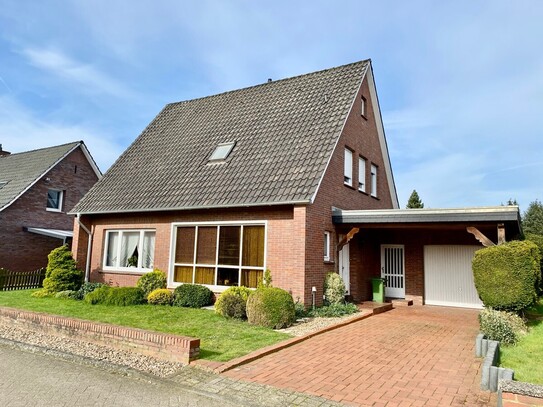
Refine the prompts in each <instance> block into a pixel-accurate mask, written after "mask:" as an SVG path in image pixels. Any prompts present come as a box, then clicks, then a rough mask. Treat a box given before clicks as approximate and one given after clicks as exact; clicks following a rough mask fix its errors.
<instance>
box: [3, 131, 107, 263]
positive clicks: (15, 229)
mask: <svg viewBox="0 0 543 407" xmlns="http://www.w3.org/2000/svg"><path fill="white" fill-rule="evenodd" d="M100 177H101V173H100V171H99V169H98V167H97V166H96V164H95V162H94V160H93V159H92V157H91V155H90V153H89V151H88V150H87V147H86V146H85V144H84V143H83V142H82V141H78V142H74V143H69V144H63V145H59V146H54V147H48V148H42V149H39V150H32V151H26V152H22V153H16V154H10V153H9V152H7V151H4V150H2V147H1V145H0V242H1V244H0V268H5V269H7V270H12V271H30V270H36V269H38V268H41V267H44V266H46V265H47V255H48V254H49V252H50V251H51V250H52V249H54V248H55V247H58V246H60V245H62V244H63V243H71V239H72V235H73V216H72V215H69V214H68V212H69V211H70V209H72V208H73V207H74V205H75V204H76V203H77V202H78V201H79V200H80V199H81V198H82V197H83V195H85V194H86V193H87V192H88V191H89V190H90V188H91V187H92V186H93V185H94V184H95V183H96V181H98V179H99V178H100Z"/></svg>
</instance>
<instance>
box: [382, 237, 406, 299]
mask: <svg viewBox="0 0 543 407" xmlns="http://www.w3.org/2000/svg"><path fill="white" fill-rule="evenodd" d="M404 270H405V261H404V249H403V245H392V244H383V245H381V277H382V278H384V279H385V280H386V281H385V297H390V298H405V272H404Z"/></svg>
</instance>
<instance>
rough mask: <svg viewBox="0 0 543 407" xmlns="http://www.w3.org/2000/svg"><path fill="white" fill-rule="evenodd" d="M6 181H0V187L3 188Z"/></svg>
mask: <svg viewBox="0 0 543 407" xmlns="http://www.w3.org/2000/svg"><path fill="white" fill-rule="evenodd" d="M6 184H7V182H3V181H0V189H2V188H4V186H6Z"/></svg>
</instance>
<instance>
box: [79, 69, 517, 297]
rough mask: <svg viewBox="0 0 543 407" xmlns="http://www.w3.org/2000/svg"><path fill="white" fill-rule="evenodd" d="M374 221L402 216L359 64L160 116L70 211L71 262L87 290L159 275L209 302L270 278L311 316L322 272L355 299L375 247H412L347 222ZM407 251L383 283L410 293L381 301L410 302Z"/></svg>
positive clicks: (369, 87) (369, 86)
mask: <svg viewBox="0 0 543 407" xmlns="http://www.w3.org/2000/svg"><path fill="white" fill-rule="evenodd" d="M336 208H340V209H336ZM374 210H379V211H378V213H386V210H388V211H392V212H393V213H396V212H398V213H403V212H405V211H401V210H399V209H398V199H397V196H396V189H395V185H394V179H393V175H392V169H391V165H390V160H389V154H388V149H387V143H386V140H385V135H384V129H383V123H382V120H381V113H380V110H379V105H378V99H377V93H376V89H375V83H374V79H373V72H372V68H371V62H370V61H369V60H367V61H361V62H357V63H353V64H349V65H344V66H340V67H337V68H332V69H328V70H324V71H319V72H315V73H311V74H307V75H302V76H297V77H293V78H289V79H284V80H278V81H269V82H268V83H264V84H262V85H258V86H253V87H249V88H246V89H240V90H236V91H231V92H226V93H222V94H219V95H215V96H209V97H204V98H200V99H195V100H190V101H186V102H180V103H173V104H169V105H167V106H166V107H165V108H164V109H163V110H162V111H161V112H160V113H159V114H158V116H157V117H156V118H155V119H154V120H153V121H152V122H151V123H150V124H149V125H148V126H147V128H146V129H145V130H144V131H143V133H142V134H141V135H140V136H139V137H138V138H137V139H136V140H135V141H134V143H133V144H132V145H131V146H130V147H129V148H128V149H127V150H126V151H125V152H124V153H123V154H122V155H121V157H120V158H119V159H118V160H117V162H116V163H115V164H114V165H113V166H112V167H111V169H110V170H109V171H108V172H107V173H106V174H105V175H104V177H103V178H102V179H101V180H100V181H99V182H98V183H97V184H96V185H95V186H94V187H93V188H92V189H91V191H89V193H88V194H87V195H86V196H85V197H84V198H83V199H82V200H81V201H80V202H79V203H78V205H77V206H76V207H75V208H74V209H73V211H72V212H73V213H74V214H76V215H77V218H76V223H75V227H74V244H73V252H74V255H75V257H76V259H77V261H78V264H79V266H80V267H85V269H86V272H87V275H88V276H89V277H90V279H91V280H92V281H102V282H108V283H111V284H119V285H134V284H135V283H136V281H137V279H138V278H139V277H140V276H141V275H142V274H143V273H145V272H147V271H150V270H152V269H153V268H159V269H162V270H164V271H165V272H167V274H168V284H169V286H170V287H175V286H177V285H179V284H184V283H197V284H205V285H207V286H209V287H210V288H211V289H212V290H213V291H215V292H221V291H223V290H224V289H226V288H227V287H228V286H231V285H245V286H248V287H256V286H257V284H258V281H260V280H261V279H262V276H263V273H264V270H265V269H270V271H271V274H272V278H273V284H274V285H275V286H278V287H281V288H284V289H286V290H288V291H290V292H291V293H292V295H293V297H294V299H295V300H298V299H299V300H300V301H302V302H304V303H305V304H310V303H311V301H312V298H313V290H316V296H315V298H316V302H317V304H320V303H321V302H322V298H323V283H324V278H325V275H326V273H327V272H330V271H338V272H340V273H341V274H342V276H343V277H344V279H345V280H346V282H347V289H348V294H349V295H350V296H351V297H352V298H353V299H354V300H356V301H359V300H364V299H370V298H371V278H372V277H375V276H379V275H380V273H381V265H380V264H379V262H378V261H377V259H378V258H379V256H380V250H381V244H383V245H385V244H393V243H394V244H396V243H398V244H402V245H404V246H405V247H406V249H407V248H410V247H411V246H409V245H410V244H411V243H410V241H409V239H410V233H411V232H409V231H407V229H408V228H409V227H411V226H413V225H411V224H409V225H404V224H401V225H400V224H398V225H397V226H396V229H394V230H393V231H392V232H391V233H388V231H387V230H385V231H383V234H381V230H380V229H379V228H378V229H377V230H371V231H370V230H369V228H368V231H365V230H362V229H361V228H360V227H359V226H361V227H363V228H365V227H366V226H367V225H368V224H370V223H371V222H373V221H374V220H371V221H366V220H365V219H360V218H358V217H351V216H352V215H353V214H356V213H358V212H360V211H367V212H370V213H371V212H372V211H374ZM349 211H351V212H349ZM383 211H385V212H383ZM516 213H517V216H518V208H517V209H516ZM362 215H363V214H362ZM383 216H384V217H387V215H386V214H385V215H383ZM498 217H499V216H498ZM462 220H465V221H467V222H468V223H469V222H470V221H471V220H473V219H462ZM502 220H503V219H501V218H500V221H499V222H500V223H502ZM399 223H401V222H399ZM480 223H481V222H479V223H477V226H481V225H480ZM482 223H483V224H484V225H487V223H488V222H485V221H483V222H482ZM488 224H489V225H494V229H495V228H496V226H497V224H496V222H495V221H494V219H492V221H491V222H490V223H488ZM378 225H381V223H379V224H378ZM418 225H419V224H416V225H415V226H417V229H416V230H415V231H414V232H413V233H419V232H418V231H419V229H418ZM470 225H471V224H470ZM443 226H444V225H443V224H441V223H436V226H435V228H434V229H435V230H438V229H439V228H442V227H443ZM370 227H371V226H370ZM445 227H448V226H447V225H445ZM454 228H455V230H456V228H458V225H455V226H454ZM460 228H464V230H463V236H462V237H461V238H459V239H456V237H453V238H452V239H451V240H450V241H448V240H447V239H446V238H443V239H444V240H440V242H441V241H443V242H445V243H446V244H455V245H456V244H457V243H458V242H460V244H466V242H467V243H468V244H470V245H473V244H475V243H477V241H476V240H475V238H474V237H473V235H470V234H468V233H467V232H466V231H465V226H461V227H460ZM422 229H424V227H423V228H422ZM494 229H492V230H494ZM403 230H405V231H406V234H405V235H402V231H403ZM358 231H359V232H360V233H357V232H358ZM396 232H398V234H397V235H395V233H396ZM426 232H427V231H426ZM426 232H424V231H423V232H421V233H422V234H425V233H426ZM447 235H449V234H448V232H444V236H447ZM396 236H397V239H398V240H395V238H396ZM374 239H375V240H374ZM419 243H420V244H422V245H425V244H427V243H428V240H423V239H419ZM387 247H388V246H387ZM416 247H417V249H416V250H415V249H413V250H411V249H409V250H406V251H405V253H407V255H408V256H409V255H411V253H413V254H414V255H415V258H414V260H413V262H411V260H409V261H408V260H406V261H405V267H404V260H403V253H404V252H403V251H402V252H401V256H402V257H401V259H400V257H398V256H400V254H399V253H396V254H395V256H397V257H394V258H395V259H396V260H395V261H396V263H399V262H401V264H402V269H401V270H400V269H399V268H398V267H396V268H395V269H394V273H397V274H398V276H395V277H394V278H390V281H391V282H392V280H394V281H396V282H397V283H398V284H401V285H402V286H403V285H404V282H403V281H404V280H403V279H404V274H405V278H407V279H409V280H410V279H411V278H412V279H413V282H411V281H410V282H408V283H405V286H406V287H407V289H406V290H403V291H401V290H397V291H395V292H394V291H390V290H389V292H388V295H390V296H397V297H401V298H405V297H408V298H409V297H414V298H416V299H420V301H422V299H423V296H424V289H423V288H422V286H420V284H422V283H421V281H420V280H421V278H420V276H422V275H423V274H424V273H423V269H422V267H423V265H422V263H421V260H420V250H419V246H416ZM421 247H422V246H421ZM391 248H392V246H391ZM385 251H386V250H385ZM386 256H387V254H386V253H385V257H386ZM366 258H367V259H368V260H367V261H366ZM385 268H386V267H385ZM404 268H405V270H406V272H405V273H404V271H403V270H404ZM389 271H390V270H388V269H387V270H385V269H383V273H385V272H389ZM400 273H401V275H402V281H401V282H400V281H399V280H400V278H399V274H400ZM471 284H472V285H473V283H471ZM411 285H412V286H413V288H411Z"/></svg>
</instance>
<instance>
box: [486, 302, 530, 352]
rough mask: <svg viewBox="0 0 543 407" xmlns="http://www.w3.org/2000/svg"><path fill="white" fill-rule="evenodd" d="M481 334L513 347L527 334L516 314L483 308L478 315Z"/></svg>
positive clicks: (523, 324)
mask: <svg viewBox="0 0 543 407" xmlns="http://www.w3.org/2000/svg"><path fill="white" fill-rule="evenodd" d="M479 325H480V327H481V332H482V333H484V334H485V335H486V337H487V338H488V339H492V340H494V341H500V342H501V343H502V344H505V345H513V344H515V343H517V342H518V340H519V339H520V337H521V336H522V335H524V334H525V333H526V332H527V330H528V329H527V328H526V324H525V323H524V321H523V320H522V318H521V317H519V316H518V315H517V314H515V313H513V312H506V311H496V310H493V309H490V308H485V309H484V310H482V311H481V312H480V314H479Z"/></svg>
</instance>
